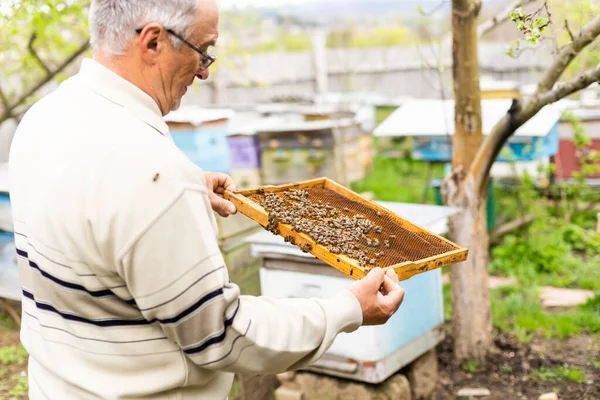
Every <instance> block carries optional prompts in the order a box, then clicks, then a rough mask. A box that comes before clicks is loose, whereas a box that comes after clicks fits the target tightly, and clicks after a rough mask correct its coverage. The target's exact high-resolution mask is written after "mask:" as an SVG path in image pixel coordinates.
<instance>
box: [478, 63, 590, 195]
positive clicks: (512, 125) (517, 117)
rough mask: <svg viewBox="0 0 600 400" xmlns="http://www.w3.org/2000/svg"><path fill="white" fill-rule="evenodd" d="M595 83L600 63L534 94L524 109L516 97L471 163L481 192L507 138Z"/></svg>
mask: <svg viewBox="0 0 600 400" xmlns="http://www.w3.org/2000/svg"><path fill="white" fill-rule="evenodd" d="M594 82H600V64H598V65H597V66H596V67H595V68H592V69H590V70H588V71H586V72H584V73H583V74H582V75H580V76H579V77H577V78H575V79H573V80H570V81H567V82H561V83H560V84H559V85H557V87H556V88H555V89H554V90H550V91H548V92H546V93H542V94H536V95H533V97H532V98H531V99H530V100H529V101H528V102H527V104H526V105H525V107H523V108H521V107H520V104H519V101H518V100H516V99H515V100H513V106H512V107H511V108H510V109H509V110H508V112H507V113H506V115H505V116H504V117H502V119H500V121H498V123H497V124H496V125H495V126H494V128H493V129H492V132H491V133H490V135H489V136H488V137H487V138H486V139H485V140H484V142H483V144H482V145H481V147H480V148H479V151H478V152H477V155H476V156H475V160H474V161H473V164H471V170H470V173H471V174H472V175H473V178H474V181H475V184H476V185H477V186H476V187H477V188H478V189H479V190H480V191H482V190H485V182H486V180H487V176H488V175H489V172H490V170H491V169H492V165H493V164H494V162H495V161H496V158H497V157H498V155H499V154H500V151H501V150H502V147H503V146H504V144H505V143H506V141H507V140H508V139H509V138H510V137H511V135H512V134H513V133H515V131H516V130H517V129H519V127H521V126H522V125H523V124H525V122H527V121H529V120H530V119H531V118H532V117H533V116H534V115H535V114H537V113H538V111H540V110H541V109H542V108H543V107H544V106H546V105H548V104H551V103H554V102H556V101H558V100H560V99H563V98H565V97H567V96H569V95H571V94H573V93H575V92H577V91H579V90H582V89H585V88H586V87H588V86H589V85H591V84H592V83H594Z"/></svg>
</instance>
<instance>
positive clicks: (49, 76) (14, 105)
mask: <svg viewBox="0 0 600 400" xmlns="http://www.w3.org/2000/svg"><path fill="white" fill-rule="evenodd" d="M89 47H90V41H89V40H87V41H86V42H85V43H83V44H82V45H81V46H80V47H79V48H78V49H77V50H76V51H75V52H73V54H71V56H70V57H69V58H67V59H66V60H65V61H64V62H63V63H62V64H61V65H59V66H58V67H57V68H56V69H55V70H53V71H50V73H48V74H46V76H44V77H43V78H42V79H40V80H39V82H38V83H36V84H35V85H33V86H32V87H31V88H30V89H29V90H28V91H27V92H25V93H24V94H22V95H21V97H19V98H18V99H17V100H16V101H15V102H14V103H12V104H11V105H9V106H8V107H7V108H6V109H5V110H4V112H3V113H2V116H0V124H1V123H2V122H4V121H5V120H7V119H8V118H10V116H11V115H12V112H13V111H14V109H15V108H17V107H18V106H19V105H20V104H21V103H23V102H24V101H25V100H27V98H28V97H29V96H31V95H32V94H34V93H35V92H37V91H38V90H39V89H40V88H41V87H42V86H44V85H45V84H47V83H48V82H50V81H51V80H52V78H54V77H55V76H56V75H57V74H59V73H61V72H62V71H63V70H64V69H65V68H66V67H68V66H69V64H71V63H72V62H73V61H75V59H77V57H79V56H80V55H82V54H83V53H85V52H86V51H87V49H88V48H89Z"/></svg>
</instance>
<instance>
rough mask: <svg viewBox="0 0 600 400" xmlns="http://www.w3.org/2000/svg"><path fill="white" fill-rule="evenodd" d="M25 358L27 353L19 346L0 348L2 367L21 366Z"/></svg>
mask: <svg viewBox="0 0 600 400" xmlns="http://www.w3.org/2000/svg"><path fill="white" fill-rule="evenodd" d="M27 356H28V354H27V351H26V350H25V349H24V348H23V346H21V345H19V346H4V347H0V363H2V364H4V365H9V364H23V363H24V362H25V361H27Z"/></svg>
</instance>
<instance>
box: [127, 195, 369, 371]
mask: <svg viewBox="0 0 600 400" xmlns="http://www.w3.org/2000/svg"><path fill="white" fill-rule="evenodd" d="M210 213H211V209H210V204H209V201H208V197H207V195H206V193H205V192H204V191H202V190H193V189H187V190H184V191H182V193H181V195H180V196H178V197H177V199H176V200H175V201H174V202H172V204H170V205H169V207H168V208H167V209H166V210H165V211H164V212H162V213H161V214H160V215H159V216H158V217H157V218H155V220H154V221H153V222H152V223H151V224H150V226H149V227H148V228H147V229H146V230H145V231H144V232H143V234H142V235H140V236H139V237H138V238H136V240H135V241H134V242H133V243H132V244H131V245H130V246H128V248H127V249H126V250H125V251H124V252H123V253H122V254H121V255H120V257H119V260H118V268H119V272H120V274H121V276H123V278H124V280H125V282H126V283H127V286H128V288H129V290H130V292H131V294H132V296H133V298H134V299H135V301H136V303H137V305H138V307H139V308H140V310H141V312H142V314H143V315H144V317H145V318H146V319H148V320H149V321H153V322H156V323H158V324H160V326H161V327H162V329H163V330H164V332H165V334H166V335H167V336H168V337H169V338H171V339H172V340H173V341H174V342H175V343H177V345H178V346H179V347H180V348H181V349H182V351H183V352H184V353H185V354H186V356H187V357H189V358H190V360H191V361H192V362H193V363H195V364H196V365H198V366H200V367H203V368H208V369H216V370H217V369H218V370H222V371H231V372H240V373H248V372H253V373H278V372H283V371H286V370H290V369H296V368H300V367H303V366H306V365H310V364H311V363H313V362H314V361H316V360H317V359H318V358H320V357H321V356H322V355H323V353H324V352H325V351H326V350H327V349H328V348H329V347H330V346H331V344H332V342H333V340H334V339H335V337H336V336H337V335H338V334H339V333H341V332H351V331H354V330H356V329H357V328H358V327H359V326H360V325H361V323H362V312H361V309H360V305H359V303H358V300H357V299H356V298H355V296H354V295H353V294H352V293H350V292H349V291H347V290H345V291H342V292H341V293H338V294H337V295H335V296H334V297H333V298H330V299H272V298H266V297H250V296H241V295H240V290H239V288H238V286H237V285H236V284H235V283H232V282H230V280H229V276H228V273H227V268H226V265H225V264H224V261H223V257H222V255H221V253H220V250H219V247H218V244H217V240H216V237H215V234H214V229H213V227H212V221H211V217H212V215H211V214H210Z"/></svg>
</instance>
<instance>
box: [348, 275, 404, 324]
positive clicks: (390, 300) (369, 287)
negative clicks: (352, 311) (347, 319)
mask: <svg viewBox="0 0 600 400" xmlns="http://www.w3.org/2000/svg"><path fill="white" fill-rule="evenodd" d="M380 289H381V291H380ZM350 291H351V292H352V293H353V294H354V295H355V296H356V298H357V299H358V302H359V303H360V307H361V308H362V312H363V325H382V324H385V323H386V322H387V320H388V319H389V318H390V317H391V316H392V315H393V314H394V313H395V312H396V311H397V310H398V308H399V307H400V304H401V303H402V299H404V289H402V288H401V287H400V285H399V284H398V275H396V272H394V270H393V269H390V270H388V271H387V273H386V274H384V273H383V270H382V269H381V268H373V269H372V270H371V271H369V273H368V274H367V276H365V277H364V278H362V279H361V280H359V281H356V282H354V283H353V284H352V286H351V287H350Z"/></svg>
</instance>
